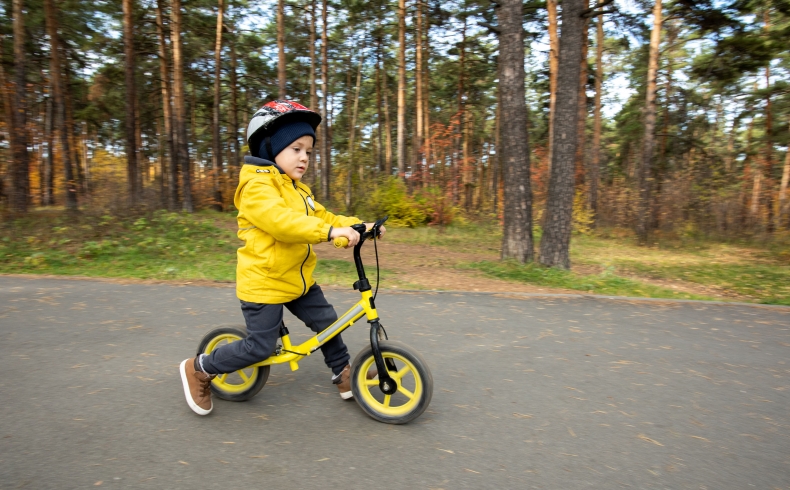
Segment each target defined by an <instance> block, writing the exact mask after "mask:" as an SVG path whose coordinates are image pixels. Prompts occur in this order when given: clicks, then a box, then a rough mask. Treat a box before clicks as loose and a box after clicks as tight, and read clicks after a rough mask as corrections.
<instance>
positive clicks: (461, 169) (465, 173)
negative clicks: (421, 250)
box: [453, 13, 471, 212]
mask: <svg viewBox="0 0 790 490" xmlns="http://www.w3.org/2000/svg"><path fill="white" fill-rule="evenodd" d="M467 20H468V17H467V16H466V14H465V13H464V23H463V26H462V27H461V53H460V56H459V58H458V64H459V66H458V92H457V98H458V113H457V114H458V116H457V117H458V127H457V131H458V139H457V141H458V147H457V148H458V149H457V154H458V155H460V157H459V158H456V159H455V165H454V167H453V191H454V193H455V196H454V199H453V202H454V204H458V203H459V201H460V195H459V194H460V192H461V191H460V187H462V188H463V193H464V208H465V209H466V210H467V212H468V211H469V202H468V195H469V192H468V189H467V187H468V186H469V185H471V182H469V161H468V155H467V151H468V147H467V142H466V130H465V128H466V110H465V109H466V103H465V102H466V101H465V99H466V98H465V96H464V91H465V90H466V27H467ZM459 173H460V175H459ZM459 181H460V182H459Z"/></svg>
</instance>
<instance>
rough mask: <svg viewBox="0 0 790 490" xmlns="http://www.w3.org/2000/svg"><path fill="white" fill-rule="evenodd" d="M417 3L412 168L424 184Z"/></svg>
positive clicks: (419, 7)
mask: <svg viewBox="0 0 790 490" xmlns="http://www.w3.org/2000/svg"><path fill="white" fill-rule="evenodd" d="M416 4H417V9H416V11H415V13H414V16H415V24H416V31H415V33H414V39H415V41H417V45H416V46H415V48H414V58H415V60H414V64H415V67H414V82H415V85H414V95H415V99H416V100H415V106H414V109H415V119H416V120H415V122H416V129H417V132H416V134H415V137H416V140H417V145H416V146H417V147H416V148H415V151H414V162H413V166H412V168H413V169H414V172H415V173H417V172H419V173H420V176H421V177H422V179H421V180H422V181H423V184H424V182H425V175H424V174H425V173H424V172H423V163H424V160H423V154H422V151H423V146H424V143H425V142H424V140H423V123H424V122H425V120H424V118H423V113H422V110H423V108H424V107H423V103H422V96H423V93H422V75H423V70H422V55H423V52H422V0H416Z"/></svg>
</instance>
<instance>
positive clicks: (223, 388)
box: [197, 327, 269, 402]
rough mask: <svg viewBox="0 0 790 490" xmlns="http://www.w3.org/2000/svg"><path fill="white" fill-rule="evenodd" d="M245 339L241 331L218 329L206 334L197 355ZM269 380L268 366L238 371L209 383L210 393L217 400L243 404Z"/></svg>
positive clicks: (231, 328) (225, 328)
mask: <svg viewBox="0 0 790 490" xmlns="http://www.w3.org/2000/svg"><path fill="white" fill-rule="evenodd" d="M246 337H247V334H246V333H244V331H243V330H241V329H239V328H234V327H220V328H216V329H214V330H212V331H211V332H209V333H207V334H206V335H205V336H204V337H203V340H201V341H200V346H198V350H197V353H198V355H200V354H210V353H211V352H212V351H213V350H215V349H217V348H218V347H220V346H222V345H225V344H229V343H231V342H237V341H240V340H242V339H244V338H246ZM267 379H269V366H257V367H248V368H244V369H240V370H238V371H236V372H234V373H227V374H220V375H217V377H215V378H214V380H213V381H211V393H213V394H214V395H215V396H216V397H217V398H221V399H222V400H228V401H232V402H243V401H246V400H249V399H250V398H252V397H254V396H255V395H257V394H258V392H259V391H261V389H262V388H263V385H265V384H266V380H267Z"/></svg>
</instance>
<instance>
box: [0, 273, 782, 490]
mask: <svg viewBox="0 0 790 490" xmlns="http://www.w3.org/2000/svg"><path fill="white" fill-rule="evenodd" d="M327 296H328V298H329V299H330V301H331V302H333V304H334V305H335V307H336V308H337V309H338V310H340V309H343V310H344V309H345V308H347V307H348V306H349V305H350V304H352V303H353V302H354V301H355V300H356V296H355V294H354V293H353V292H345V291H329V292H328V293H327ZM377 305H378V306H379V312H380V313H381V315H382V320H383V324H384V325H385V326H386V327H387V330H388V332H389V333H390V336H391V337H392V338H394V339H398V340H401V341H403V342H406V343H407V344H409V345H411V346H412V347H414V348H416V349H417V350H419V351H420V352H421V353H422V354H423V356H424V357H425V359H426V360H427V361H428V363H429V365H430V368H431V370H432V372H433V376H434V382H435V390H434V395H433V402H432V403H431V406H430V407H429V409H428V411H427V412H426V413H424V414H423V416H422V417H420V418H419V419H417V420H416V421H414V422H413V423H411V424H409V425H405V426H391V425H386V424H381V423H379V422H376V421H374V420H373V419H371V418H369V417H367V416H366V415H365V414H364V413H363V412H362V411H361V409H359V407H358V406H357V405H356V403H354V402H346V401H343V400H341V398H340V397H339V396H338V394H337V390H336V389H335V387H334V386H333V385H332V384H331V383H330V373H329V372H328V370H327V369H326V367H325V366H324V364H323V361H322V359H321V357H320V353H318V354H319V355H317V356H315V355H314V356H311V357H310V358H308V359H305V360H304V361H303V362H302V363H301V369H299V371H297V372H291V371H289V370H288V368H287V367H285V366H276V367H274V368H273V369H272V375H271V377H270V378H269V382H268V384H267V385H266V387H265V388H264V389H263V391H261V393H259V394H258V395H257V396H256V397H255V398H254V399H253V400H251V401H248V402H244V403H232V402H224V401H221V400H215V408H214V413H212V414H211V415H210V416H208V417H199V416H197V415H195V414H194V413H192V412H191V411H190V410H189V408H188V407H187V404H186V402H185V401H184V395H183V391H182V388H181V382H180V378H179V375H178V364H179V363H180V361H181V360H183V359H185V358H187V357H189V356H191V355H193V354H194V352H195V349H196V346H197V344H198V342H199V340H200V339H201V337H202V336H203V334H204V333H206V332H207V331H208V330H210V329H211V328H213V327H214V326H216V325H219V324H229V323H231V324H233V323H235V324H239V323H240V322H241V320H242V316H241V312H240V310H239V306H238V301H237V300H236V299H235V294H234V290H233V289H232V288H228V287H225V288H220V287H197V286H174V285H164V284H120V283H113V282H100V281H90V280H80V281H77V280H66V279H63V280H61V279H41V278H20V277H0V340H2V342H1V343H0V373H2V377H1V378H0V392H2V395H3V398H2V403H0V487H1V488H31V489H50V488H51V489H70V488H95V487H96V486H100V487H102V488H104V487H109V488H151V489H190V490H194V489H209V488H225V489H235V488H267V489H271V488H310V489H312V488H316V489H317V488H322V489H324V488H352V489H357V488H359V489H366V488H382V489H401V488H417V489H429V488H433V489H437V488H443V489H448V490H449V489H463V488H471V489H479V488H503V489H504V488H519V489H521V488H545V489H563V490H564V489H577V488H596V489H604V488H605V489H614V488H661V489H663V488H671V489H681V488H693V489H748V488H761V489H774V488H781V489H788V488H790V437H788V436H790V310H788V309H784V310H783V309H779V308H765V307H750V306H731V305H711V304H704V303H650V302H637V301H633V302H631V301H612V300H605V299H595V298H535V297H519V296H507V295H486V294H474V293H469V294H447V293H444V294H442V293H419V294H418V293H397V294H396V293H392V292H390V291H383V292H382V293H381V294H380V295H379V299H378V302H377ZM286 324H287V325H288V326H289V328H290V330H291V333H292V334H293V335H294V336H295V337H296V340H297V341H301V340H303V339H306V338H307V336H308V333H309V331H308V330H307V328H305V327H303V326H301V325H299V324H298V321H297V320H295V319H294V318H293V317H291V316H290V315H288V316H287V317H286ZM367 336H368V331H367V324H366V323H364V322H362V323H360V324H357V325H355V326H354V327H352V328H351V329H350V330H348V331H347V332H346V333H345V334H344V338H345V340H346V343H347V344H348V345H349V349H350V351H351V353H352V357H353V356H354V355H355V354H356V352H358V351H359V350H360V349H361V348H362V347H363V346H364V344H365V342H366V341H367V338H368V337H367Z"/></svg>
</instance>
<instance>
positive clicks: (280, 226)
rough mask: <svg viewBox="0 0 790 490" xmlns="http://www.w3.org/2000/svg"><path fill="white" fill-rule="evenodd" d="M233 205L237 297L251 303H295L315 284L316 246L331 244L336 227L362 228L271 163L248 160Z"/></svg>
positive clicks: (258, 159) (242, 171)
mask: <svg viewBox="0 0 790 490" xmlns="http://www.w3.org/2000/svg"><path fill="white" fill-rule="evenodd" d="M245 161H246V162H247V163H248V164H247V165H244V166H243V167H242V169H241V175H239V187H238V188H237V189H236V195H235V196H234V198H233V202H234V204H235V205H236V209H238V210H239V216H238V224H239V231H238V236H239V238H240V239H242V240H243V241H244V246H243V247H241V248H240V249H239V250H238V254H237V255H238V264H237V266H236V295H237V296H238V297H239V299H241V300H243V301H249V302H251V303H267V304H279V303H287V302H289V301H292V300H294V299H296V298H298V297H300V296H302V295H303V294H305V293H306V292H307V290H308V289H309V288H310V286H312V285H313V283H315V281H314V280H313V270H315V264H316V255H315V252H314V251H313V247H312V245H314V244H317V243H321V242H326V241H328V240H329V233H330V230H331V228H332V227H335V226H337V227H343V226H351V225H353V224H356V223H361V221H360V220H359V219H357V218H349V217H346V216H338V215H334V214H332V213H330V212H329V211H327V210H326V209H325V208H324V207H323V206H321V205H320V204H318V203H317V202H315V199H314V197H313V193H312V192H311V191H310V188H309V187H307V186H306V185H304V184H302V183H301V182H298V181H294V180H292V179H291V178H290V177H288V176H287V175H286V174H285V173H282V172H280V169H279V168H278V167H277V166H276V165H273V164H272V163H271V162H269V161H267V160H263V159H260V158H254V157H246V158H245Z"/></svg>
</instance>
